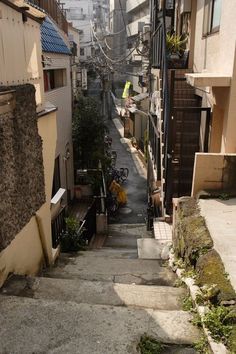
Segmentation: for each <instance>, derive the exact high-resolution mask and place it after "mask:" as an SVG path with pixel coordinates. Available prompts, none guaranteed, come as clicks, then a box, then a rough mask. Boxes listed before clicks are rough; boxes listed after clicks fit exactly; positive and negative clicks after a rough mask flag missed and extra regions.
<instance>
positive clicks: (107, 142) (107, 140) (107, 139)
mask: <svg viewBox="0 0 236 354" xmlns="http://www.w3.org/2000/svg"><path fill="white" fill-rule="evenodd" d="M104 144H105V146H106V147H107V148H111V144H112V138H111V137H110V136H109V135H107V134H106V135H105V136H104Z"/></svg>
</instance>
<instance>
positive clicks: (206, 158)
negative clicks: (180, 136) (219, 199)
mask: <svg viewBox="0 0 236 354" xmlns="http://www.w3.org/2000/svg"><path fill="white" fill-rule="evenodd" d="M229 160H231V164H232V162H233V164H232V167H231V165H230V164H229ZM235 162H236V154H213V153H212V154H211V153H208V154H206V153H196V154H195V163H194V171H193V183H192V193H191V195H192V196H194V197H196V196H197V195H198V193H199V192H201V191H203V190H220V191H225V190H227V191H228V192H230V191H232V192H234V193H235V185H234V183H233V186H232V178H233V176H234V175H235V168H234V165H236V164H235ZM232 188H233V189H232Z"/></svg>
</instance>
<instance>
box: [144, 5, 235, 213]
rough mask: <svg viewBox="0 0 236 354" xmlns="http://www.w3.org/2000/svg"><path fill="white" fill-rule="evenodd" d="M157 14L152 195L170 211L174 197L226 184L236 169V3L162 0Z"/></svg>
mask: <svg viewBox="0 0 236 354" xmlns="http://www.w3.org/2000/svg"><path fill="white" fill-rule="evenodd" d="M151 13H152V18H151V23H152V57H151V66H152V73H151V74H152V76H151V92H150V94H151V107H150V113H149V149H148V151H149V155H148V156H149V159H148V161H149V164H148V165H149V169H148V174H149V178H148V179H149V196H150V199H151V201H152V203H153V208H154V215H155V216H163V215H165V214H166V213H167V214H169V213H171V212H172V198H175V197H180V196H183V195H191V193H192V194H193V195H196V194H197V193H198V192H199V191H200V190H201V189H214V188H216V187H217V188H220V187H222V180H224V178H223V179H222V178H221V177H222V175H223V174H224V173H223V172H222V171H223V170H224V168H225V171H229V170H230V171H231V172H227V173H225V176H226V175H227V176H229V175H232V173H233V172H232V171H233V167H232V164H231V162H229V161H231V158H229V159H228V160H227V158H226V159H225V158H224V156H223V155H224V154H235V152H236V149H235V138H234V127H235V122H236V121H235V117H234V114H233V111H234V102H235V100H234V91H235V89H234V86H235V77H234V76H235V72H234V71H235V35H234V34H235V30H234V22H233V16H234V15H235V9H234V8H233V1H229V2H227V4H226V2H225V1H220V0H219V1H218V0H216V1H213V0H212V1H211V0H209V1H208V0H207V1H203V0H196V1H194V0H193V1H182V0H181V1H175V2H174V1H172V2H171V1H156V0H154V1H153V2H152V4H151ZM229 24H230V25H229ZM173 40H176V41H177V42H178V43H179V47H178V50H176V48H175V47H174V45H173ZM226 43H227V44H226ZM226 46H227V49H226ZM216 155H217V156H216ZM222 161H224V162H222ZM214 164H215V167H214ZM216 166H217V167H216ZM215 168H216V169H217V170H218V172H219V171H221V172H219V174H218V176H216V172H214V170H215ZM215 171H216V170H215ZM219 176H220V177H219ZM225 178H226V177H225ZM227 178H228V177H227ZM227 178H226V179H227ZM220 179H221V181H220ZM229 179H230V178H229ZM200 180H201V181H202V182H201V183H200V182H199V181H200ZM203 181H205V182H204V183H203ZM207 181H208V182H207ZM214 182H215V183H214ZM223 184H224V183H223ZM196 186H197V187H196ZM217 188H216V189H217ZM227 188H228V187H227Z"/></svg>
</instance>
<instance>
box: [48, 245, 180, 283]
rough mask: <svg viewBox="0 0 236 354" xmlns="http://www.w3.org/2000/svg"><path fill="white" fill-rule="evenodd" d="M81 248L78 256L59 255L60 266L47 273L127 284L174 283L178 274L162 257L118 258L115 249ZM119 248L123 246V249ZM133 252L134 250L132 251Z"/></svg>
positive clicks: (67, 277) (62, 277) (49, 275)
mask: <svg viewBox="0 0 236 354" xmlns="http://www.w3.org/2000/svg"><path fill="white" fill-rule="evenodd" d="M101 252H102V255H101V256H94V255H95V254H99V253H100V250H96V251H86V252H80V253H79V254H78V256H77V257H67V258H65V257H64V258H63V259H61V258H59V261H58V263H57V266H56V267H53V268H51V269H50V270H46V271H44V273H43V275H44V276H46V277H50V278H60V279H83V280H91V281H94V280H96V281H112V282H116V283H125V284H132V283H136V284H141V285H169V286H171V285H173V284H174V282H175V280H176V275H175V274H174V273H173V272H172V271H170V270H169V269H168V268H166V267H162V265H161V263H162V262H161V261H158V260H151V259H150V260H146V259H134V258H127V257H122V258H117V256H116V255H114V254H113V252H110V251H106V250H104V249H103V250H102V251H101ZM119 252H122V250H120V249H119ZM131 254H133V252H131Z"/></svg>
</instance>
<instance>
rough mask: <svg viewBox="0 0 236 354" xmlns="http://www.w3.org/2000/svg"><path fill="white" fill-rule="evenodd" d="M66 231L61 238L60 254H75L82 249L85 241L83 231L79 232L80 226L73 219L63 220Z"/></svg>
mask: <svg viewBox="0 0 236 354" xmlns="http://www.w3.org/2000/svg"><path fill="white" fill-rule="evenodd" d="M65 222H66V230H65V231H64V232H63V234H62V236H61V250H62V252H77V251H79V250H81V249H84V248H85V246H86V240H85V239H84V238H83V231H84V229H83V228H82V230H80V224H79V222H78V220H77V219H76V218H74V217H68V218H66V219H65Z"/></svg>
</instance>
